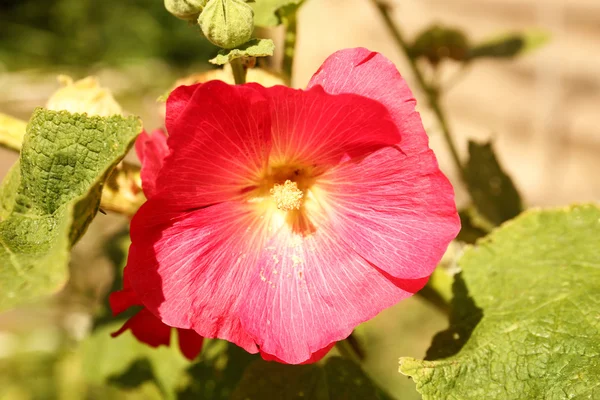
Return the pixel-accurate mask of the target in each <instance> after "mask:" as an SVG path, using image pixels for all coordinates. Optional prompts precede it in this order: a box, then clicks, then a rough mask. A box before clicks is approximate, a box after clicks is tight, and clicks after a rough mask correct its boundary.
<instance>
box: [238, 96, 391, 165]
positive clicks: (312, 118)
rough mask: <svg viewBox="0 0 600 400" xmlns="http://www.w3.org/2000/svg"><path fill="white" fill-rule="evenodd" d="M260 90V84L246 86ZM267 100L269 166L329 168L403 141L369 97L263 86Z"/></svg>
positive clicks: (381, 108) (385, 112)
mask: <svg viewBox="0 0 600 400" xmlns="http://www.w3.org/2000/svg"><path fill="white" fill-rule="evenodd" d="M248 86H252V87H255V88H259V87H258V86H257V85H248ZM258 90H261V93H263V95H265V96H266V97H268V98H269V102H270V108H271V124H272V125H271V132H272V135H273V139H272V140H273V144H272V148H271V154H270V162H271V164H272V165H273V164H275V165H278V164H288V165H290V164H292V165H293V164H296V163H297V164H301V165H318V166H322V165H325V166H327V165H331V164H336V163H337V162H339V161H340V160H341V159H342V158H344V157H348V156H349V157H357V156H361V155H364V154H366V153H368V152H371V151H373V150H374V149H378V148H381V147H382V146H387V145H393V144H397V143H399V142H400V134H399V133H398V130H397V129H396V127H395V125H394V123H393V121H392V119H391V117H390V115H389V113H388V111H387V109H386V108H385V107H383V106H382V105H381V104H379V103H377V102H376V101H373V100H371V99H367V98H365V97H361V96H356V95H352V94H344V95H331V94H328V93H326V92H324V91H323V90H322V88H320V87H315V88H313V89H311V90H307V91H302V90H296V89H291V88H288V87H285V86H274V87H271V88H259V89H258Z"/></svg>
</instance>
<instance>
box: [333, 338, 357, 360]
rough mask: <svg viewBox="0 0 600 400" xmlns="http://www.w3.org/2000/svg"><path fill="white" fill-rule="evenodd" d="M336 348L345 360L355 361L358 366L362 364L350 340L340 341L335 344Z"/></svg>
mask: <svg viewBox="0 0 600 400" xmlns="http://www.w3.org/2000/svg"><path fill="white" fill-rule="evenodd" d="M335 348H336V349H337V351H338V352H339V353H340V355H341V356H342V357H344V358H345V359H347V360H350V361H353V362H355V363H356V364H360V358H359V357H358V355H357V354H356V353H355V352H354V349H353V348H352V345H351V344H350V343H349V342H348V340H340V341H339V342H337V343H336V344H335Z"/></svg>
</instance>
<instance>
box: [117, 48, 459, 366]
mask: <svg viewBox="0 0 600 400" xmlns="http://www.w3.org/2000/svg"><path fill="white" fill-rule="evenodd" d="M166 127H167V130H168V132H169V139H168V141H167V144H168V149H169V155H168V156H167V157H166V158H165V159H164V164H163V165H162V167H161V168H160V170H159V171H158V173H157V177H156V180H155V185H154V186H153V189H152V192H153V194H152V195H151V196H150V197H149V200H148V202H146V203H145V204H144V205H143V206H142V208H141V209H140V210H139V212H138V213H137V214H136V215H135V217H134V218H133V221H132V224H131V239H132V245H131V248H130V251H129V258H128V263H127V268H126V278H127V279H128V280H129V284H130V285H131V289H132V290H133V292H134V293H135V296H136V298H137V299H139V301H140V302H141V303H142V304H143V305H144V306H145V307H146V310H148V311H149V312H150V313H151V314H153V315H154V316H156V317H157V318H159V319H160V320H161V321H162V322H163V323H165V324H167V325H169V326H173V327H177V328H181V329H191V330H194V331H195V332H197V333H198V334H199V335H201V336H204V337H218V338H222V339H226V340H229V341H231V342H233V343H235V344H237V345H238V346H241V347H242V348H244V349H246V350H247V351H249V352H251V353H256V352H259V351H260V352H261V353H262V354H263V357H265V358H267V359H273V360H278V361H282V362H286V363H302V362H310V361H314V360H316V359H317V358H318V357H320V356H321V355H323V354H324V353H325V352H326V351H327V350H328V349H329V348H330V347H331V346H332V344H333V343H334V342H335V341H338V340H341V339H344V338H345V337H347V336H348V335H349V334H350V333H351V332H352V329H353V328H354V327H355V326H356V325H358V324H359V323H361V322H363V321H366V320H368V319H370V318H372V317H373V316H375V315H376V314H377V313H379V312H380V311H381V310H383V309H385V308H387V307H389V306H391V305H393V304H395V303H397V302H398V301H400V300H402V299H404V298H407V297H409V296H411V295H413V294H414V293H415V292H417V291H418V290H420V289H421V288H422V287H423V286H424V285H425V283H426V282H427V280H428V278H429V276H430V274H431V272H432V271H433V269H434V268H435V266H436V264H437V263H438V261H439V260H440V258H441V257H442V255H443V253H444V251H445V250H446V247H447V245H448V244H449V242H450V241H451V240H452V239H453V238H454V237H455V236H456V234H457V233H458V230H459V228H460V223H459V218H458V214H457V212H456V207H455V205H454V193H453V189H452V186H451V185H450V183H449V182H448V180H447V179H446V177H445V176H444V175H443V174H442V173H441V172H440V170H439V168H438V164H437V161H436V159H435V156H434V154H433V152H432V151H431V150H430V149H429V147H428V139H427V136H426V134H425V131H424V129H423V126H422V123H421V119H420V117H419V114H418V113H417V112H416V111H415V100H414V98H413V96H412V94H411V92H410V90H409V89H408V87H407V85H406V82H405V81H404V80H403V79H402V77H401V76H400V74H399V73H398V71H397V70H396V68H395V67H394V65H393V64H392V63H391V62H390V61H389V60H387V59H386V58H385V57H383V56H382V55H380V54H377V53H373V52H370V51H368V50H366V49H349V50H342V51H339V52H337V53H335V54H333V55H332V56H331V57H329V58H328V59H327V60H326V61H325V63H324V64H323V66H322V67H321V68H320V69H319V70H318V71H317V73H316V74H315V75H314V77H313V78H312V80H311V81H310V83H309V85H308V88H307V89H306V90H295V89H291V88H287V87H283V86H275V87H271V88H264V87H262V86H260V85H257V84H246V85H239V86H231V85H228V84H225V83H223V82H220V81H212V82H208V83H204V84H198V85H193V86H181V87H179V88H177V89H176V90H174V91H173V92H172V94H171V95H170V97H169V99H168V102H167V115H166Z"/></svg>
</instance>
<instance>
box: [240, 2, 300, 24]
mask: <svg viewBox="0 0 600 400" xmlns="http://www.w3.org/2000/svg"><path fill="white" fill-rule="evenodd" d="M303 1H304V0H256V1H255V2H254V3H250V5H251V6H252V9H253V10H254V25H255V26H260V27H270V26H277V25H279V24H281V22H282V21H281V15H280V11H281V9H282V8H283V7H285V6H289V5H295V6H297V7H300V5H301V4H302V2H303ZM287 10H289V11H290V12H295V9H289V8H288V9H287Z"/></svg>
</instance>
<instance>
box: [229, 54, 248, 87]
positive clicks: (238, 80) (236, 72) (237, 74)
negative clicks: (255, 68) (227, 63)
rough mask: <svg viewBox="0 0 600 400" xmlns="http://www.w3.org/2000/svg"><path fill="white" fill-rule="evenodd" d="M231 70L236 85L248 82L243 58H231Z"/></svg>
mask: <svg viewBox="0 0 600 400" xmlns="http://www.w3.org/2000/svg"><path fill="white" fill-rule="evenodd" d="M231 70H232V71H233V79H234V80H235V84H236V85H242V84H244V83H246V67H245V66H244V63H243V61H242V59H241V58H236V59H233V60H231Z"/></svg>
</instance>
